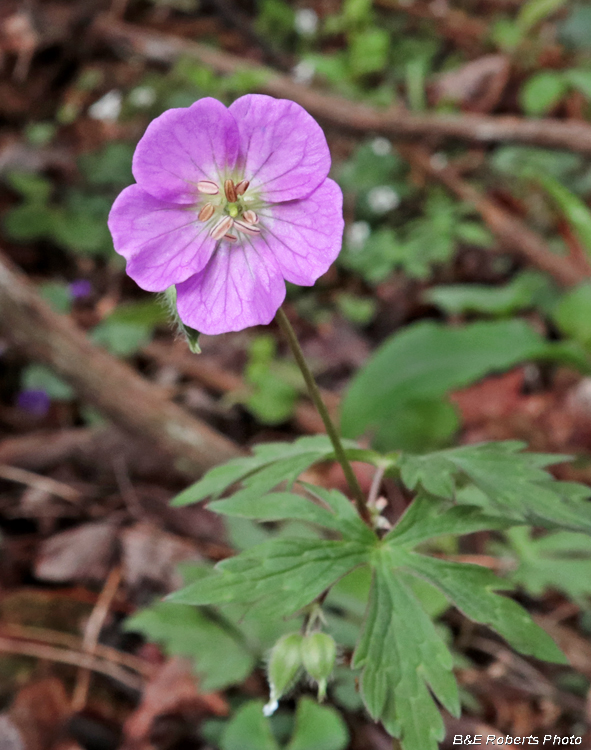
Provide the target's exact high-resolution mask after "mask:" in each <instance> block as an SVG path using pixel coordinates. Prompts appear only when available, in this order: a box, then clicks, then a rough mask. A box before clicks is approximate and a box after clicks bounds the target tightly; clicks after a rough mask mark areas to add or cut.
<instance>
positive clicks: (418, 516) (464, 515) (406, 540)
mask: <svg viewBox="0 0 591 750" xmlns="http://www.w3.org/2000/svg"><path fill="white" fill-rule="evenodd" d="M513 524H514V521H513V520H512V519H507V518H502V517H499V516H498V515H497V516H494V515H487V514H486V513H484V512H483V511H482V509H481V508H476V507H472V506H466V505H454V506H452V507H451V508H442V504H441V500H440V499H439V498H435V497H433V496H431V495H429V494H427V493H426V492H424V491H422V490H420V491H419V494H418V495H417V497H416V498H415V499H414V500H413V502H412V503H411V504H410V506H409V507H408V509H407V510H406V512H405V513H404V515H403V516H402V518H401V519H400V521H399V522H398V523H397V524H396V526H395V527H394V528H393V529H392V530H391V531H390V532H389V533H388V534H387V536H386V537H385V539H386V540H387V541H388V542H389V543H394V544H395V545H396V547H400V546H402V547H409V546H410V547H414V546H416V545H417V544H420V543H421V542H425V541H427V540H428V539H433V538H435V537H438V536H444V535H447V534H453V535H456V536H462V535H464V534H473V533H474V532H475V531H483V530H497V529H506V528H507V527H509V526H512V525H513Z"/></svg>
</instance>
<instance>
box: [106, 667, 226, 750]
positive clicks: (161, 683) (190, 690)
mask: <svg viewBox="0 0 591 750" xmlns="http://www.w3.org/2000/svg"><path fill="white" fill-rule="evenodd" d="M228 712H229V706H228V704H227V703H226V701H225V700H224V698H222V697H221V695H219V694H218V693H201V692H200V691H199V686H198V684H197V678H196V677H195V675H194V674H193V673H192V671H191V665H190V662H188V661H187V660H185V659H180V658H178V657H174V658H172V659H170V660H169V661H167V662H166V663H165V664H164V665H163V666H162V667H161V668H160V669H159V670H158V671H157V672H156V674H155V676H154V677H153V679H152V680H150V682H149V683H148V685H147V686H146V689H145V691H144V695H143V698H142V702H141V703H140V705H139V707H138V708H137V710H136V711H134V712H133V714H132V715H131V716H130V717H129V718H128V719H127V721H126V722H125V725H124V727H123V735H124V737H125V740H124V742H123V744H122V746H121V749H120V750H150V748H152V747H153V746H152V744H151V741H150V736H151V733H152V730H153V728H154V724H155V722H156V720H157V719H158V718H159V717H164V716H171V715H179V716H181V717H183V718H186V719H187V721H188V722H189V723H191V724H195V723H196V722H197V721H198V720H200V719H202V718H203V717H204V716H206V715H208V714H213V715H215V716H226V715H227V714H228Z"/></svg>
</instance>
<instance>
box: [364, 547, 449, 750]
mask: <svg viewBox="0 0 591 750" xmlns="http://www.w3.org/2000/svg"><path fill="white" fill-rule="evenodd" d="M391 567H392V566H391V563H390V560H389V557H388V554H387V550H384V551H383V553H382V554H381V555H380V556H379V557H378V558H377V560H376V569H375V573H374V580H373V585H372V590H371V594H370V601H369V608H368V613H367V619H366V622H365V625H364V627H363V632H362V634H361V638H360V641H359V643H358V645H357V648H356V650H355V654H354V656H353V665H352V666H353V667H354V668H359V667H363V673H362V677H361V690H362V694H363V699H364V702H365V704H366V706H367V708H368V710H369V712H370V714H371V716H372V717H373V718H374V719H375V720H378V719H379V720H381V721H382V723H383V724H384V726H385V728H386V729H387V730H388V732H390V734H392V735H393V736H394V737H398V738H400V739H401V740H402V746H403V748H404V750H437V746H438V745H437V743H438V741H440V740H442V739H443V737H444V735H445V727H444V725H443V721H442V719H441V715H440V713H439V711H438V709H437V706H436V704H435V702H434V699H433V697H432V695H431V692H430V690H431V691H432V693H433V694H434V695H435V696H436V698H437V699H438V700H439V701H441V703H442V704H443V705H444V706H445V707H446V708H447V710H448V711H449V712H450V713H452V714H453V715H455V716H457V715H458V714H459V711H460V705H459V696H458V689H457V685H456V682H455V679H454V676H453V672H452V666H453V662H452V657H451V654H450V653H449V651H448V649H447V647H446V646H445V644H444V643H443V641H442V640H441V638H440V637H439V635H438V633H437V631H436V630H435V627H434V625H433V623H432V621H431V619H430V618H429V616H428V615H427V614H426V613H425V611H424V610H423V609H422V607H421V606H420V604H419V603H418V601H417V599H416V598H415V596H414V594H413V593H412V591H411V589H410V588H409V587H408V585H407V583H406V581H405V578H404V576H403V575H396V576H394V575H393V574H392V570H391Z"/></svg>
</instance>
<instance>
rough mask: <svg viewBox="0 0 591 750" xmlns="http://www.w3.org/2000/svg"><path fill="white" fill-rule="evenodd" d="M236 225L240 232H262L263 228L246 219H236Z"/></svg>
mask: <svg viewBox="0 0 591 750" xmlns="http://www.w3.org/2000/svg"><path fill="white" fill-rule="evenodd" d="M234 226H235V227H236V229H237V230H238V231H239V232H244V234H260V233H261V230H260V228H259V227H255V226H254V224H247V223H246V222H244V221H235V222H234Z"/></svg>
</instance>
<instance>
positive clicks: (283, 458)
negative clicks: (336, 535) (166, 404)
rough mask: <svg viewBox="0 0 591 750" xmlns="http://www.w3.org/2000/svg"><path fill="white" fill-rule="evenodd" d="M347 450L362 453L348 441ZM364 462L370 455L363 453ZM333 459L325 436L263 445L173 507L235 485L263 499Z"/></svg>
mask: <svg viewBox="0 0 591 750" xmlns="http://www.w3.org/2000/svg"><path fill="white" fill-rule="evenodd" d="M345 448H346V449H347V450H348V451H351V452H352V453H353V454H354V453H356V452H359V448H358V446H357V444H356V443H354V442H352V441H346V443H345ZM362 453H363V456H364V458H365V459H367V458H368V457H369V454H370V452H368V451H363V452H362ZM333 455H334V450H333V447H332V444H331V442H330V440H329V438H328V437H327V436H326V435H315V436H313V437H303V438H299V439H298V440H295V441H294V442H293V443H264V444H262V445H257V446H255V447H254V448H253V455H252V456H245V457H244V458H235V459H233V460H232V461H228V462H227V463H225V464H222V465H221V466H216V467H215V468H213V469H211V470H210V471H208V472H207V473H206V474H205V475H204V476H203V478H202V479H200V480H199V481H198V482H195V484H192V485H191V486H190V487H188V488H187V489H186V490H184V491H183V492H181V493H180V495H177V497H176V498H175V499H174V500H173V503H172V504H173V505H175V506H180V505H188V504H190V503H196V502H199V501H200V500H204V499H205V498H206V497H213V498H217V497H219V496H220V495H221V494H223V493H224V492H225V491H226V490H227V489H229V488H230V487H231V486H232V485H233V484H236V483H237V482H241V483H242V485H243V490H242V493H243V495H242V497H244V498H249V497H260V496H261V495H263V494H265V493H266V492H269V490H271V489H273V488H274V487H276V486H277V485H278V484H281V483H282V482H287V485H288V487H289V486H290V485H292V484H293V483H294V482H295V480H296V479H297V478H298V476H299V475H300V474H301V473H302V472H304V471H305V470H306V469H308V468H309V467H310V466H312V464H315V463H317V462H319V461H325V460H327V459H329V458H331V457H332V456H333Z"/></svg>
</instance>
